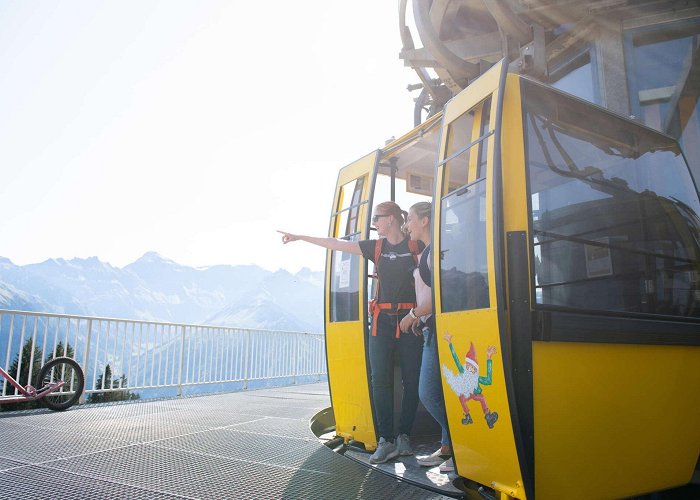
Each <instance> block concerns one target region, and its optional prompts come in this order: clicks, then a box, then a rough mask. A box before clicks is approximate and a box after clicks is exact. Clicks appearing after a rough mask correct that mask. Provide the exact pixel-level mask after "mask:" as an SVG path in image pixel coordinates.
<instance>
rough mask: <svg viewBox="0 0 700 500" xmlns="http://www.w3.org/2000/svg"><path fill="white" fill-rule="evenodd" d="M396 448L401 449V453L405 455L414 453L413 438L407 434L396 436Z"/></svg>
mask: <svg viewBox="0 0 700 500" xmlns="http://www.w3.org/2000/svg"><path fill="white" fill-rule="evenodd" d="M396 449H397V450H399V455H401V456H403V457H406V456H408V455H413V449H412V448H411V440H410V439H409V438H408V436H407V435H406V434H399V436H398V437H397V438H396Z"/></svg>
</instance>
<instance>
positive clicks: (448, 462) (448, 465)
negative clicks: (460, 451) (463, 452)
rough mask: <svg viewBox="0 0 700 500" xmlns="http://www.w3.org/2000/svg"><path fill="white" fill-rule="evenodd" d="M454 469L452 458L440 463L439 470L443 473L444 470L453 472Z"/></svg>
mask: <svg viewBox="0 0 700 500" xmlns="http://www.w3.org/2000/svg"><path fill="white" fill-rule="evenodd" d="M454 470H455V462H454V460H453V459H451V458H450V459H448V460H445V461H444V462H443V463H441V464H440V472H442V473H443V474H444V473H446V472H454Z"/></svg>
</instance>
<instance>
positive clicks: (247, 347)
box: [243, 330, 250, 390]
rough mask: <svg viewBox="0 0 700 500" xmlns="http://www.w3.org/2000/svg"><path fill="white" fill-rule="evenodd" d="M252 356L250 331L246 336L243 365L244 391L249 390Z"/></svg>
mask: <svg viewBox="0 0 700 500" xmlns="http://www.w3.org/2000/svg"><path fill="white" fill-rule="evenodd" d="M249 354H250V330H246V334H245V361H244V363H243V389H244V390H245V389H247V388H248V358H249V357H250V356H249Z"/></svg>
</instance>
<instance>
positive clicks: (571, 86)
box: [549, 50, 600, 104]
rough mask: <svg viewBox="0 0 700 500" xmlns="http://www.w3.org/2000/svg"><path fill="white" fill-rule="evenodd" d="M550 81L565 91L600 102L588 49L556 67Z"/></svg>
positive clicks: (553, 85)
mask: <svg viewBox="0 0 700 500" xmlns="http://www.w3.org/2000/svg"><path fill="white" fill-rule="evenodd" d="M549 83H550V85H551V86H552V87H554V88H556V89H559V90H561V91H563V92H567V93H569V94H572V95H575V96H576V97H580V98H581V99H585V100H587V101H590V102H594V103H596V104H600V103H599V100H598V98H597V97H596V91H595V81H594V74H593V65H592V64H591V55H590V52H589V51H588V50H586V51H585V52H583V53H579V54H578V55H576V56H575V57H573V58H572V59H569V60H568V61H566V62H564V63H563V64H559V65H558V66H557V67H556V68H554V69H553V70H552V73H551V75H550V78H549Z"/></svg>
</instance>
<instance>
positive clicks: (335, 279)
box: [325, 151, 379, 449]
mask: <svg viewBox="0 0 700 500" xmlns="http://www.w3.org/2000/svg"><path fill="white" fill-rule="evenodd" d="M378 157H379V151H375V152H373V153H371V154H369V155H367V156H365V157H363V158H361V159H359V160H358V161H356V162H354V163H351V164H350V165H348V166H346V167H344V168H343V169H342V170H341V171H340V173H339V174H338V183H337V185H336V190H335V197H334V199H333V209H332V213H331V220H330V228H329V236H330V237H333V238H343V239H347V240H350V241H359V240H363V239H368V238H369V221H368V217H369V216H370V208H371V207H370V198H371V196H372V192H373V187H374V179H375V174H376V171H377V161H378ZM366 288H367V261H366V260H365V259H363V258H362V257H361V256H359V255H353V254H350V253H345V252H337V251H328V256H327V259H326V285H325V315H326V359H327V362H328V379H329V387H330V393H331V403H332V405H333V412H334V415H335V424H336V435H338V436H341V437H343V438H344V440H345V441H346V442H347V441H349V440H354V441H359V442H361V443H364V444H365V446H366V447H367V448H368V449H373V448H374V447H376V437H375V432H374V420H373V418H372V407H371V403H370V391H369V374H368V370H367V361H366V360H367V356H366V342H365V341H366V337H367V334H366V332H367V290H366Z"/></svg>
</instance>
